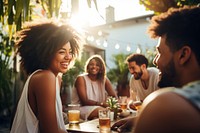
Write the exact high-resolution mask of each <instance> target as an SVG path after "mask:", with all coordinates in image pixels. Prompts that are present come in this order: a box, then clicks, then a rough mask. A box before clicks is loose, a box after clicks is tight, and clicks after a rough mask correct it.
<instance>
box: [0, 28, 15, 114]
mask: <svg viewBox="0 0 200 133" xmlns="http://www.w3.org/2000/svg"><path fill="white" fill-rule="evenodd" d="M13 49H14V41H13V39H9V36H8V34H6V33H5V32H3V27H1V30H0V116H2V115H3V116H4V115H10V113H11V106H12V88H13V82H12V79H13V76H14V72H13V68H12V51H13Z"/></svg>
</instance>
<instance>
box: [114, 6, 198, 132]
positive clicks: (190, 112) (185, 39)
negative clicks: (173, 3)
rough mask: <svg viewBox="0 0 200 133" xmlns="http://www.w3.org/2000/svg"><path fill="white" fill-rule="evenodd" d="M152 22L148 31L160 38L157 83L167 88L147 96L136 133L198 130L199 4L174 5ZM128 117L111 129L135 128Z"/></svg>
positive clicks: (136, 124)
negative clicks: (158, 79) (174, 6)
mask: <svg viewBox="0 0 200 133" xmlns="http://www.w3.org/2000/svg"><path fill="white" fill-rule="evenodd" d="M151 22H152V23H151V25H150V27H149V30H148V31H149V33H150V35H151V36H152V37H153V38H156V37H158V38H159V41H158V45H157V51H158V53H157V55H156V57H155V59H154V63H155V64H156V65H157V66H158V68H159V70H160V81H159V83H158V85H159V87H167V88H165V89H160V90H158V91H156V92H153V93H152V94H150V95H149V96H148V97H146V99H145V101H144V102H143V105H142V108H141V111H140V114H139V116H138V117H137V119H136V121H134V130H133V132H134V133H146V132H148V133H179V132H181V133H199V132H200V52H199V51H200V45H199V43H200V34H199V31H200V7H183V8H178V9H174V8H172V9H170V10H168V11H167V12H166V13H163V14H161V15H159V16H155V17H153V18H152V20H151ZM171 86H174V87H171ZM128 120H129V121H128V122H127V121H126V123H125V122H124V123H123V122H120V123H119V122H118V123H116V124H114V125H113V126H112V129H116V127H118V131H119V130H120V131H123V129H124V128H128V127H127V126H129V127H130V126H132V127H133V125H131V124H130V123H131V121H130V118H129V119H128ZM132 120H133V119H132ZM132 122H133V121H132Z"/></svg>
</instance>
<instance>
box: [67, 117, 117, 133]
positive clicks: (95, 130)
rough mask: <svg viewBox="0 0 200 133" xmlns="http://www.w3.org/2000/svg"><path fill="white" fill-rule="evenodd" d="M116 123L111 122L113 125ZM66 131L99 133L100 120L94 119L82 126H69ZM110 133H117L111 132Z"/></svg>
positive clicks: (72, 132)
mask: <svg viewBox="0 0 200 133" xmlns="http://www.w3.org/2000/svg"><path fill="white" fill-rule="evenodd" d="M112 124H114V122H111V125H112ZM66 129H67V131H68V132H69V133H99V119H94V120H90V121H86V122H82V123H80V124H67V125H66ZM110 133H117V132H115V131H111V132H110Z"/></svg>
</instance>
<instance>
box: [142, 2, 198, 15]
mask: <svg viewBox="0 0 200 133" xmlns="http://www.w3.org/2000/svg"><path fill="white" fill-rule="evenodd" d="M140 4H141V5H144V6H145V7H146V10H152V11H154V12H155V14H159V13H162V12H166V11H167V10H168V9H169V8H171V7H175V8H178V7H183V6H185V5H189V6H192V5H198V4H200V0H140Z"/></svg>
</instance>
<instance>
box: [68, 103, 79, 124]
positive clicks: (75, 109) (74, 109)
mask: <svg viewBox="0 0 200 133" xmlns="http://www.w3.org/2000/svg"><path fill="white" fill-rule="evenodd" d="M79 107H80V104H68V120H69V124H77V123H79V119H80V110H79Z"/></svg>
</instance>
